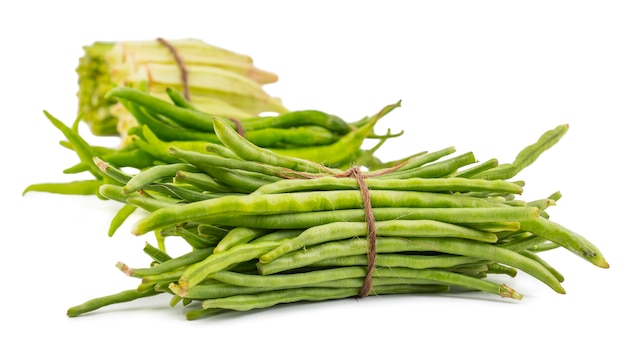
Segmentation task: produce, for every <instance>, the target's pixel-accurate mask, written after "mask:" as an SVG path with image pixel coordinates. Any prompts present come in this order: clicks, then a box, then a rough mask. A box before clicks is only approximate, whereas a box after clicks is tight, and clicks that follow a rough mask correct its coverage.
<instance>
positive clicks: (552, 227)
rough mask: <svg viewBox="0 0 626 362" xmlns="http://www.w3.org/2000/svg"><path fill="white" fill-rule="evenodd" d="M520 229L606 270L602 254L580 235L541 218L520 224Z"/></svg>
mask: <svg viewBox="0 0 626 362" xmlns="http://www.w3.org/2000/svg"><path fill="white" fill-rule="evenodd" d="M521 228H522V229H523V230H527V231H530V232H532V233H533V234H536V235H538V236H541V237H543V238H545V239H548V240H550V241H552V242H554V243H557V244H559V245H561V246H562V247H564V248H566V249H567V250H569V251H571V252H573V253H574V254H576V255H578V256H580V257H582V258H583V259H585V260H587V261H588V262H590V263H592V264H593V265H595V266H598V267H600V268H604V269H606V268H608V267H609V263H608V262H607V261H606V259H605V258H604V256H603V255H602V252H600V250H599V249H598V248H597V247H596V246H595V245H593V244H591V243H590V242H589V241H588V240H587V239H585V238H584V237H583V236H582V235H580V234H578V233H575V232H573V231H571V230H568V229H566V228H565V227H564V226H562V225H560V224H557V223H555V222H553V221H550V220H548V219H545V218H543V217H540V218H537V219H535V220H532V221H524V222H522V225H521Z"/></svg>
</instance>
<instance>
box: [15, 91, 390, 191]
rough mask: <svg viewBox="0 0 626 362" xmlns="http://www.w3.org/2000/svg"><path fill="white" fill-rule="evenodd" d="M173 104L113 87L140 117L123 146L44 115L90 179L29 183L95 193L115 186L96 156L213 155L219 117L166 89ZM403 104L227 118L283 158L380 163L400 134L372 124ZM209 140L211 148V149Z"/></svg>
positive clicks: (138, 161) (122, 162)
mask: <svg viewBox="0 0 626 362" xmlns="http://www.w3.org/2000/svg"><path fill="white" fill-rule="evenodd" d="M167 94H168V95H169V96H170V101H166V100H163V99H161V98H159V97H156V96H154V95H151V94H149V93H147V92H145V91H143V90H140V89H138V88H131V87H115V88H113V89H111V90H110V91H109V92H108V93H107V98H111V99H117V100H118V101H119V103H121V104H122V105H123V106H124V107H125V108H126V109H127V110H128V111H129V112H131V113H132V115H133V116H134V117H135V119H136V121H137V123H138V125H136V126H134V127H132V128H131V129H129V130H128V135H127V137H126V138H127V143H126V144H124V145H122V146H121V147H104V146H97V145H94V144H90V143H89V142H87V141H86V139H85V138H84V137H82V136H81V135H80V134H79V124H80V122H81V121H80V117H79V118H78V119H77V120H75V122H74V124H73V125H72V126H71V127H68V126H66V125H65V124H64V123H63V122H61V121H60V120H58V119H56V118H55V117H53V116H52V115H51V114H49V113H47V112H45V114H46V116H47V118H48V119H49V120H50V121H51V122H52V124H53V125H54V126H55V127H56V128H57V129H59V130H60V131H61V132H62V133H63V134H64V136H65V137H66V139H67V140H66V141H64V142H62V145H63V146H65V147H66V148H68V149H70V150H73V151H74V152H76V154H77V155H78V156H79V159H80V160H79V162H78V163H77V164H75V165H73V166H71V167H69V168H67V169H65V170H64V173H66V174H82V173H85V172H90V173H91V176H92V178H90V179H87V180H80V181H71V182H57V183H50V182H46V183H38V184H33V185H29V186H28V187H27V188H26V189H25V190H24V193H26V192H30V191H39V192H50V193H59V194H75V195H98V196H100V195H99V194H98V188H99V187H100V186H101V185H103V184H109V183H118V184H119V182H118V181H116V180H114V179H111V178H110V177H108V176H107V175H106V174H104V173H102V172H100V171H99V170H98V169H97V167H95V165H94V164H93V161H92V160H93V157H98V158H100V159H102V160H104V161H106V162H108V163H110V164H111V165H113V166H115V167H116V168H120V169H124V168H134V169H137V170H145V169H149V168H151V167H154V166H156V165H163V164H176V163H179V162H180V160H179V159H178V158H177V157H176V156H174V155H170V154H169V151H168V149H169V148H170V147H178V148H181V149H185V150H194V151H197V152H201V153H207V154H208V153H215V152H216V151H215V148H221V149H223V148H224V147H223V144H222V143H221V140H220V139H219V137H218V136H217V134H216V132H215V131H214V129H213V118H214V116H213V115H211V114H209V113H206V112H204V111H201V110H198V109H196V108H195V107H194V106H193V105H192V104H191V103H189V102H188V101H187V100H186V99H185V97H184V96H183V94H181V93H180V92H179V91H177V90H175V89H173V88H168V89H167ZM399 106H400V102H397V103H395V104H390V105H388V106H386V107H384V108H382V109H381V110H380V111H379V112H378V113H376V114H374V115H372V116H368V117H364V118H363V119H361V120H358V121H355V122H346V121H345V120H343V119H342V118H340V117H338V116H335V115H332V114H328V113H326V112H322V111H317V110H299V111H289V112H285V113H282V114H275V115H267V116H261V117H253V118H248V119H242V120H236V119H232V120H231V119H224V118H222V119H223V120H224V121H225V122H227V123H228V126H229V127H230V128H232V129H236V130H237V131H238V132H239V133H240V134H241V135H242V136H243V137H245V139H246V140H248V141H250V142H252V143H253V144H254V145H256V146H258V147H262V148H264V149H267V150H271V151H272V152H275V153H277V154H281V155H284V156H290V157H297V158H303V159H307V160H310V161H313V162H318V163H323V164H325V165H327V166H331V167H336V168H347V167H349V166H353V165H360V166H366V167H372V168H373V167H382V166H385V165H386V164H385V163H382V162H381V161H380V160H378V159H377V158H376V157H375V155H374V154H375V152H376V151H377V150H378V149H379V148H380V147H381V146H382V144H383V143H384V142H385V141H386V140H388V139H390V138H393V137H397V136H400V135H401V134H402V132H400V133H397V134H391V133H390V132H389V131H388V132H387V134H385V135H377V134H376V133H375V132H374V127H375V126H376V124H377V123H378V122H379V120H380V119H381V118H383V117H384V116H385V115H386V114H388V113H389V112H391V111H392V110H393V109H395V108H397V107H399ZM372 138H375V139H378V140H379V141H378V144H377V145H375V146H374V147H372V148H370V149H367V150H366V149H364V148H363V143H364V141H365V140H366V139H372ZM207 143H210V144H211V145H213V146H214V147H209V149H208V150H207Z"/></svg>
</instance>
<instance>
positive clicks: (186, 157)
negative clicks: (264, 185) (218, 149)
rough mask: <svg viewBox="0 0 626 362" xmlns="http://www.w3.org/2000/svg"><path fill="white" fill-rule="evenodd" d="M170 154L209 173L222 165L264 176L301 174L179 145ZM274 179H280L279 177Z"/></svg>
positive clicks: (171, 149)
mask: <svg viewBox="0 0 626 362" xmlns="http://www.w3.org/2000/svg"><path fill="white" fill-rule="evenodd" d="M169 153H170V155H172V156H174V157H176V158H178V159H180V160H182V161H184V162H186V163H189V164H191V165H194V166H195V167H197V168H198V169H200V170H203V171H205V172H207V173H209V174H210V173H211V171H213V170H214V169H215V168H216V167H222V168H227V169H232V170H243V171H250V172H255V173H258V174H262V175H264V176H263V177H265V178H267V177H268V176H271V177H287V176H299V175H301V174H298V173H295V172H293V171H292V170H290V169H286V168H284V167H275V166H271V165H266V164H262V163H258V162H253V161H245V160H241V159H232V158H225V157H221V156H217V155H210V154H202V153H199V152H193V151H188V150H183V149H180V148H177V147H172V148H170V150H169ZM272 179H273V180H278V179H277V178H276V179H274V178H272Z"/></svg>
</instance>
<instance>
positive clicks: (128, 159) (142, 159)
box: [99, 148, 156, 170]
mask: <svg viewBox="0 0 626 362" xmlns="http://www.w3.org/2000/svg"><path fill="white" fill-rule="evenodd" d="M99 157H100V158H101V159H102V160H103V161H105V162H107V163H110V164H112V165H115V166H116V167H132V168H136V169H138V170H142V169H145V168H148V167H151V166H153V165H154V164H155V163H156V159H155V158H154V157H153V156H152V155H150V154H149V153H148V152H146V151H144V150H143V149H141V148H133V149H129V150H120V151H118V152H114V153H110V154H106V155H101V156H99Z"/></svg>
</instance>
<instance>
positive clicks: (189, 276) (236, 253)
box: [177, 242, 276, 297]
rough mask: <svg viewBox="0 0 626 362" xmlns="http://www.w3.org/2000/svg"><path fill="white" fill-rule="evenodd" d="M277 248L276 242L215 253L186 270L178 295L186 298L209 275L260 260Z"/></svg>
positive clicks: (180, 282)
mask: <svg viewBox="0 0 626 362" xmlns="http://www.w3.org/2000/svg"><path fill="white" fill-rule="evenodd" d="M275 246H276V243H275V242H267V243H252V244H242V245H237V246H234V247H232V248H230V249H228V250H224V251H222V252H220V253H213V254H211V255H209V256H208V257H207V258H206V259H204V260H202V261H200V262H197V263H195V264H193V265H191V266H189V267H188V268H186V269H185V271H184V272H183V274H182V275H181V277H180V279H179V280H178V286H179V287H180V290H179V293H177V294H178V295H180V296H181V297H185V293H186V291H187V290H188V289H189V288H191V287H193V286H194V285H196V284H199V283H201V282H202V281H203V280H204V279H205V278H206V277H207V276H208V275H210V274H212V273H215V272H218V271H220V270H225V269H227V268H228V267H231V266H233V265H236V264H239V263H241V262H244V261H248V260H252V259H255V258H258V257H259V256H260V255H262V254H263V253H265V252H267V251H268V250H271V248H273V247H275Z"/></svg>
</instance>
